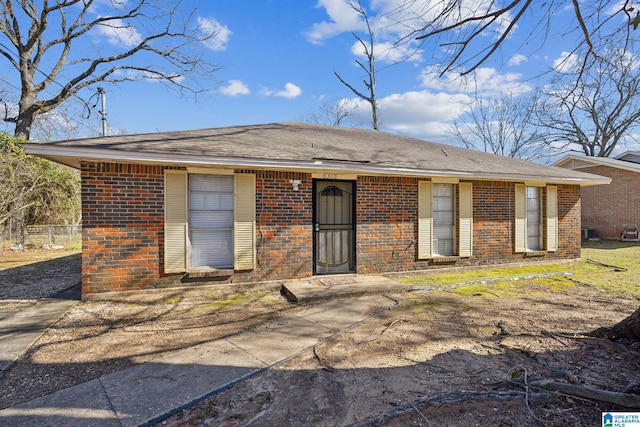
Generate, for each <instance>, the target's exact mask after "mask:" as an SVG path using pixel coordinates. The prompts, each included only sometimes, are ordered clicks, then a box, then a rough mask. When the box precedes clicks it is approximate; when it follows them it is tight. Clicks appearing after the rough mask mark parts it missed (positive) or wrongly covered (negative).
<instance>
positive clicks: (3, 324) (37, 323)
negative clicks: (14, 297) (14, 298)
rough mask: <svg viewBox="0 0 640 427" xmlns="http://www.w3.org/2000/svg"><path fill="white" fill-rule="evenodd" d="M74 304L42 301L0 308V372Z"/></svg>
mask: <svg viewBox="0 0 640 427" xmlns="http://www.w3.org/2000/svg"><path fill="white" fill-rule="evenodd" d="M77 302H78V301H77V300H68V299H56V298H45V299H41V300H38V301H33V302H31V301H25V302H19V303H18V302H17V303H15V304H11V305H8V306H0V371H4V370H5V369H8V368H9V367H10V366H11V365H13V363H14V362H15V361H16V360H17V359H18V358H19V357H20V356H22V354H23V353H24V352H25V351H26V350H27V349H28V348H29V347H31V345H32V344H33V343H34V342H35V341H36V340H37V339H38V338H40V335H42V334H43V333H44V332H45V331H46V330H47V329H48V328H49V327H50V326H51V325H52V324H54V323H55V322H57V321H58V319H60V317H62V316H63V315H64V314H65V313H66V312H67V311H68V310H69V309H70V308H71V307H73V305H74V304H76V303H77Z"/></svg>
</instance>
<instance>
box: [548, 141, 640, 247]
mask: <svg viewBox="0 0 640 427" xmlns="http://www.w3.org/2000/svg"><path fill="white" fill-rule="evenodd" d="M555 166H559V167H562V168H567V169H572V170H575V171H581V172H588V173H592V174H597V175H601V176H606V177H609V178H611V184H610V185H605V186H596V187H583V188H582V190H581V196H582V228H583V229H585V231H587V230H589V231H590V230H595V232H593V233H591V234H595V235H596V236H594V237H603V238H616V239H617V238H620V234H621V233H622V230H623V229H624V227H625V225H631V226H635V227H640V153H639V152H634V151H628V152H626V153H623V154H621V155H620V156H618V157H616V158H609V157H586V156H575V155H570V156H566V157H564V158H562V159H561V160H559V161H558V162H556V163H555Z"/></svg>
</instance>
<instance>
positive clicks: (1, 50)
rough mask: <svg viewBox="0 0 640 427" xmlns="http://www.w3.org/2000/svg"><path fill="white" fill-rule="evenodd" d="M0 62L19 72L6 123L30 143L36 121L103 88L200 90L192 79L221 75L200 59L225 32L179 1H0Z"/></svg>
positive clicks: (15, 133)
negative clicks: (155, 84)
mask: <svg viewBox="0 0 640 427" xmlns="http://www.w3.org/2000/svg"><path fill="white" fill-rule="evenodd" d="M0 6H2V16H1V17H0V35H1V36H2V37H1V38H0V40H4V41H0V58H2V59H3V60H4V62H6V64H7V65H8V66H9V67H10V68H11V69H12V70H13V72H15V73H17V75H18V76H19V79H20V90H21V93H20V95H19V101H18V103H17V104H18V108H17V113H16V114H15V115H14V116H9V114H6V116H5V118H4V120H5V121H8V122H12V123H14V124H15V132H14V135H15V136H16V137H18V138H21V139H25V140H28V139H29V137H30V133H31V127H32V125H33V122H34V119H35V118H36V117H37V116H39V115H41V114H44V113H47V112H49V111H51V110H53V109H55V108H56V107H58V106H59V105H60V104H61V103H63V102H64V101H65V100H67V99H69V98H70V97H72V96H74V95H76V94H77V93H78V92H79V91H80V90H82V89H83V88H87V87H89V86H91V85H94V84H96V83H98V82H107V83H118V82H125V81H134V80H139V79H149V80H156V81H160V82H162V83H165V84H168V85H170V86H173V87H176V88H178V89H179V90H183V91H191V92H193V93H197V92H199V91H201V90H202V88H201V87H199V86H198V83H197V81H195V80H193V81H191V80H189V79H188V77H189V76H197V75H199V76H200V77H204V76H210V75H211V73H213V72H214V71H216V70H217V69H218V67H217V66H215V65H213V64H210V63H208V62H207V61H206V60H205V59H204V57H203V55H202V53H203V52H204V47H205V43H210V42H213V41H214V38H215V37H216V35H217V32H218V31H219V30H220V29H219V28H218V27H216V26H215V25H214V26H212V25H210V24H211V23H210V22H203V21H199V25H198V24H197V23H196V22H195V21H196V20H197V19H196V16H195V10H185V9H183V7H182V2H181V1H179V0H178V1H168V0H167V1H153V2H151V1H149V0H134V1H118V0H110V1H98V0H82V1H81V0H57V1H54V2H50V1H49V0H38V1H37V0H0Z"/></svg>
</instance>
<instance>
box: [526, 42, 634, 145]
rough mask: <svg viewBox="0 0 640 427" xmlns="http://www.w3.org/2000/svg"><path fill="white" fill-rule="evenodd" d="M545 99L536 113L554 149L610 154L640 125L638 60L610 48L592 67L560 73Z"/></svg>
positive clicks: (546, 93) (622, 51) (548, 88)
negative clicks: (570, 72) (573, 72)
mask: <svg viewBox="0 0 640 427" xmlns="http://www.w3.org/2000/svg"><path fill="white" fill-rule="evenodd" d="M541 99H543V100H544V102H542V103H540V108H539V112H538V116H539V120H540V123H541V125H543V126H544V127H546V129H547V131H546V137H545V139H546V143H547V144H548V145H549V146H550V147H551V148H552V149H555V150H560V151H566V150H567V149H569V150H574V151H580V152H582V153H583V154H585V155H586V156H596V157H608V156H610V155H611V154H612V153H613V151H614V149H615V148H616V147H618V146H619V145H623V144H624V143H625V139H626V138H630V137H631V135H633V131H634V130H635V129H637V128H638V126H639V123H638V120H639V119H640V61H638V59H637V58H636V57H635V56H634V55H632V54H631V53H629V52H626V51H624V50H622V49H609V50H608V51H606V52H603V59H602V60H600V61H597V62H595V63H594V64H593V66H591V67H589V68H588V69H585V70H580V71H575V74H558V75H557V76H556V77H555V78H554V79H553V80H552V82H551V84H549V85H548V86H547V87H546V88H544V97H541Z"/></svg>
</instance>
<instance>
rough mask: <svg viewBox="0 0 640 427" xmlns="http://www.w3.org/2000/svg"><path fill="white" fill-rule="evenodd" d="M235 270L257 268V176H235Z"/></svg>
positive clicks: (240, 174)
mask: <svg viewBox="0 0 640 427" xmlns="http://www.w3.org/2000/svg"><path fill="white" fill-rule="evenodd" d="M234 176H235V188H234V207H233V211H234V226H233V260H234V262H233V268H234V269H235V270H252V269H253V268H255V258H256V256H255V252H256V241H255V236H256V232H255V230H256V176H255V175H254V174H242V173H239V174H235V175H234Z"/></svg>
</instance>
